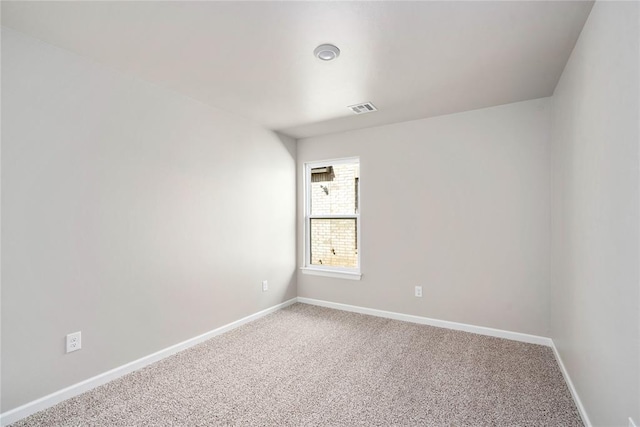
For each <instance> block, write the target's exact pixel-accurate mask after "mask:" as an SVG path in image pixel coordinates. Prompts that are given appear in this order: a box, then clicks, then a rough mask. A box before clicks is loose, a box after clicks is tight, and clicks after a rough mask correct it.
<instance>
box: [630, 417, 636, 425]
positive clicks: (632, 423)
mask: <svg viewBox="0 0 640 427" xmlns="http://www.w3.org/2000/svg"><path fill="white" fill-rule="evenodd" d="M629 427H636V423H634V422H633V420H632V419H631V417H629Z"/></svg>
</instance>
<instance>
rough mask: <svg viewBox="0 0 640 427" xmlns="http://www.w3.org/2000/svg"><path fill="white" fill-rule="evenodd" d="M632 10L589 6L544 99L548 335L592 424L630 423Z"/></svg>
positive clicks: (636, 327)
mask: <svg viewBox="0 0 640 427" xmlns="http://www.w3.org/2000/svg"><path fill="white" fill-rule="evenodd" d="M639 6H640V5H639V4H638V2H597V3H596V4H595V6H594V7H593V9H592V11H591V15H590V16H589V19H588V20H587V22H586V24H585V27H584V29H583V30H582V34H581V35H580V38H579V40H578V43H577V44H576V47H575V49H574V51H573V53H572V55H571V58H570V59H569V62H568V63H567V66H566V68H565V70H564V73H563V75H562V77H561V79H560V82H559V83H558V86H557V88H556V90H555V93H554V96H553V115H552V123H553V125H552V127H553V131H552V158H553V160H554V162H553V178H552V194H553V195H552V200H553V211H552V212H553V216H552V218H553V220H552V224H553V228H552V236H553V244H552V247H553V263H552V272H553V273H552V283H553V285H552V299H551V301H552V304H551V314H552V322H551V330H552V338H553V340H554V342H555V344H556V346H557V348H558V351H559V353H560V355H561V357H562V359H563V362H564V364H565V366H566V368H567V370H568V372H569V374H570V376H571V378H572V381H573V383H574V385H575V387H576V389H577V392H578V395H579V396H580V398H581V400H582V402H583V404H584V406H585V408H586V412H587V414H588V416H589V418H590V420H591V422H592V423H593V424H594V425H597V426H625V427H626V426H627V425H628V421H627V418H628V417H633V419H634V420H635V422H636V424H637V425H640V424H638V423H639V422H640V314H639V312H640V296H639V286H640V285H639V275H638V257H639V252H638V232H639V229H638V219H639V217H640V215H639V209H638V203H639V198H638V191H639V182H638V180H639V178H640V177H639V174H638V154H639V152H638V143H639V137H638V133H639V129H638V127H639V126H640V111H639V108H638V99H639V98H640V87H639V85H638V80H639V78H640V67H639V58H640V45H639V43H640V30H639V28H638V26H639V21H640V7H639Z"/></svg>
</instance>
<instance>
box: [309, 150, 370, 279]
mask: <svg viewBox="0 0 640 427" xmlns="http://www.w3.org/2000/svg"><path fill="white" fill-rule="evenodd" d="M346 163H349V164H353V163H357V164H358V165H359V164H360V158H359V157H348V158H342V159H333V160H323V161H314V162H307V163H305V164H304V191H303V194H304V266H303V267H302V268H301V270H302V273H303V274H312V275H316V276H326V277H334V278H339V279H351V280H360V279H361V278H362V273H361V264H360V257H361V252H362V250H361V248H362V246H361V245H360V235H361V234H362V224H361V222H360V212H361V204H360V193H361V191H360V188H358V191H357V196H358V201H357V205H358V210H357V212H356V213H354V214H339V215H335V214H334V215H312V214H311V169H314V168H319V167H323V166H332V165H339V164H346ZM360 184H361V181H360V180H359V179H358V187H359V186H360ZM311 219H355V220H356V243H357V245H358V258H357V260H358V261H357V262H358V266H357V267H356V268H349V267H334V266H324V265H315V264H311V235H310V230H311Z"/></svg>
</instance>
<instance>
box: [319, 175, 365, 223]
mask: <svg viewBox="0 0 640 427" xmlns="http://www.w3.org/2000/svg"><path fill="white" fill-rule="evenodd" d="M359 179H360V165H359V164H358V163H349V164H338V165H332V166H325V167H315V168H313V169H311V183H310V187H311V215H330V214H355V213H358V202H357V200H358V190H357V187H358V182H359Z"/></svg>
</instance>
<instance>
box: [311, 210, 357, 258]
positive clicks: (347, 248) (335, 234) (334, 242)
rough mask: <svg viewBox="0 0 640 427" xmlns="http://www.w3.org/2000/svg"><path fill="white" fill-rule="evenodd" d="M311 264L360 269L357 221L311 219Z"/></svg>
mask: <svg viewBox="0 0 640 427" xmlns="http://www.w3.org/2000/svg"><path fill="white" fill-rule="evenodd" d="M310 221H311V230H310V231H311V234H310V235H311V264H312V265H323V266H329V267H349V268H356V267H358V246H357V238H356V236H357V234H356V227H357V220H356V219H355V218H347V219H324V218H323V219H319V218H311V220H310Z"/></svg>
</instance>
